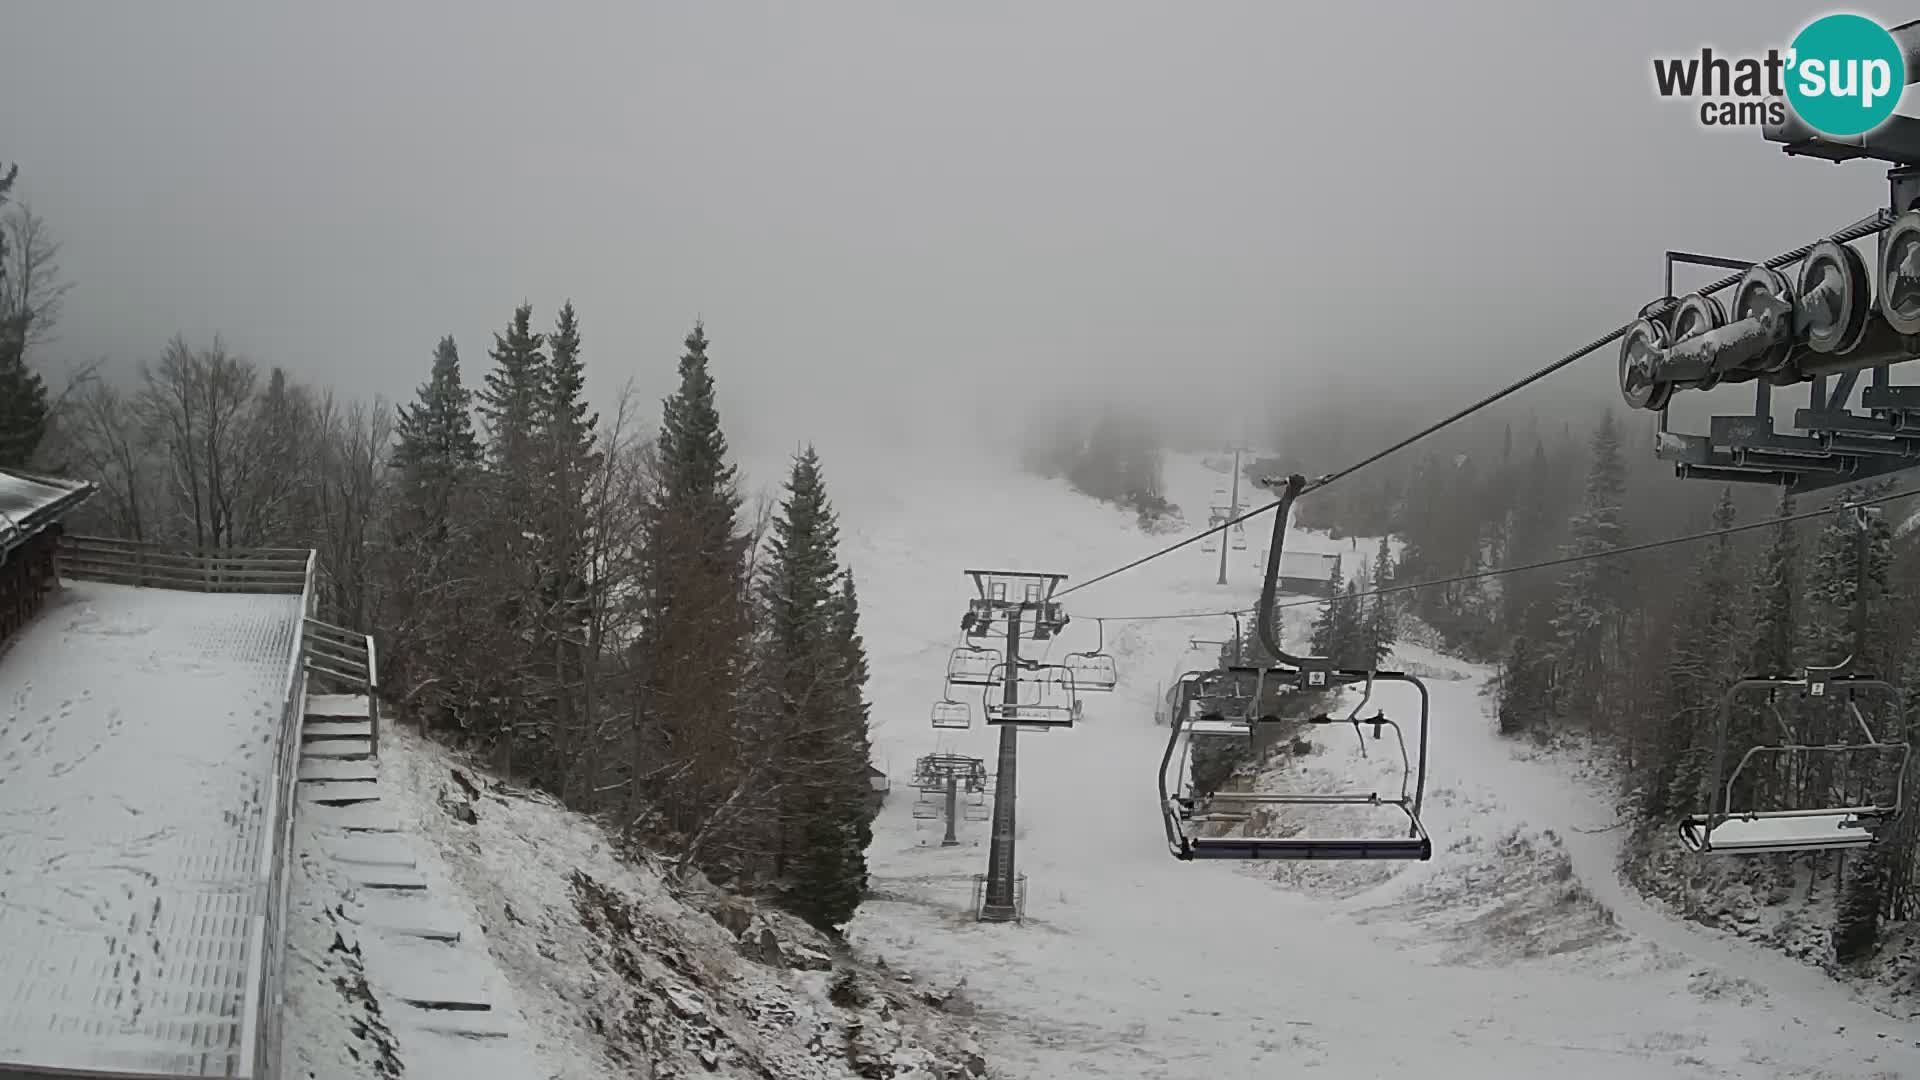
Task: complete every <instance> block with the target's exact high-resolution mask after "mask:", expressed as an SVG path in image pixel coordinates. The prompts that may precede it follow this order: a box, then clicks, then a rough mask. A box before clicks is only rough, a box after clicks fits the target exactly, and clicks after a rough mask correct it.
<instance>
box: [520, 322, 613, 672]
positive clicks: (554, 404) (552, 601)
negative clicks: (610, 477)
mask: <svg viewBox="0 0 1920 1080" xmlns="http://www.w3.org/2000/svg"><path fill="white" fill-rule="evenodd" d="M547 346H548V356H547V361H546V364H545V365H544V366H543V367H542V369H541V371H540V376H541V378H540V385H539V398H538V403H537V408H536V410H535V413H534V422H535V426H536V430H537V443H538V457H539V459H540V462H541V466H540V469H539V474H540V477H541V481H542V483H541V486H540V488H539V489H538V494H539V495H540V497H541V501H540V513H539V521H538V529H537V532H538V535H539V538H540V543H541V546H542V548H543V550H542V551H541V553H540V555H539V556H538V562H539V564H540V568H541V572H542V594H543V598H544V600H545V602H546V608H547V610H549V611H551V612H554V613H555V614H556V618H555V619H554V620H551V621H552V622H553V624H554V625H553V626H552V627H550V628H549V629H550V631H551V632H553V633H559V634H561V635H562V636H564V637H565V638H567V640H570V641H574V642H575V644H576V645H578V644H579V642H578V641H577V640H575V639H577V638H578V635H579V631H580V628H581V626H582V625H583V624H584V623H585V620H586V618H587V614H588V613H587V611H586V609H585V606H584V605H585V600H584V596H585V591H586V587H587V586H586V575H587V567H586V557H587V535H586V534H587V519H586V512H587V496H588V487H589V485H590V484H591V483H592V481H593V476H594V473H595V472H596V471H598V469H599V468H600V464H601V453H600V450H599V447H598V439H597V436H596V433H595V429H596V427H597V426H598V425H599V422H600V417H599V415H598V414H597V413H593V412H591V411H589V409H588V406H587V401H586V382H587V380H586V365H585V363H584V362H583V361H582V360H581V358H580V324H579V320H578V319H577V318H576V317H575V316H574V313H573V302H572V301H568V302H567V303H566V304H565V305H564V306H562V307H561V309H560V317H559V321H558V323H557V325H556V326H555V327H554V331H553V334H552V336H550V337H549V338H547Z"/></svg>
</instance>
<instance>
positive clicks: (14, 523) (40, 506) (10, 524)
mask: <svg viewBox="0 0 1920 1080" xmlns="http://www.w3.org/2000/svg"><path fill="white" fill-rule="evenodd" d="M94 490H95V487H94V485H92V484H90V483H87V482H85V481H82V480H63V479H60V478H58V477H53V476H40V475H37V474H35V473H29V472H22V471H20V470H19V469H0V543H4V545H5V548H6V549H7V550H12V549H13V548H15V547H18V546H19V545H20V544H22V543H24V542H25V541H26V540H27V539H28V538H29V537H31V536H33V535H34V534H35V533H37V532H39V531H40V530H41V529H44V528H46V527H47V526H48V525H51V524H53V523H54V522H56V521H58V520H60V519H61V518H63V517H65V516H66V515H67V514H68V513H70V512H72V510H73V509H74V508H75V507H77V506H79V505H80V504H81V503H83V502H85V501H87V497H88V496H90V495H92V494H93V493H94Z"/></svg>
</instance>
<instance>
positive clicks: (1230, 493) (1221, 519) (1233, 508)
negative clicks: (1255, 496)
mask: <svg viewBox="0 0 1920 1080" xmlns="http://www.w3.org/2000/svg"><path fill="white" fill-rule="evenodd" d="M1230 483H1231V485H1232V486H1231V487H1230V488H1229V489H1228V490H1227V491H1226V492H1221V491H1218V490H1216V491H1215V492H1214V495H1213V506H1212V507H1211V511H1212V512H1211V515H1210V516H1211V517H1212V518H1213V525H1214V527H1216V528H1217V527H1219V526H1220V525H1222V524H1224V523H1226V522H1229V521H1232V520H1233V519H1234V518H1237V517H1239V516H1240V448H1239V447H1237V446H1236V447H1234V449H1233V477H1232V479H1231V481H1230ZM1222 494H1225V495H1226V496H1227V499H1226V501H1225V502H1224V503H1223V502H1221V499H1220V496H1221V495H1222ZM1229 536H1230V537H1232V539H1233V541H1234V543H1233V544H1232V545H1231V546H1233V547H1234V549H1235V550H1237V551H1245V550H1246V548H1247V533H1246V527H1245V526H1244V525H1236V526H1234V527H1233V528H1232V529H1229V530H1228V536H1222V537H1220V538H1219V547H1220V580H1219V581H1218V582H1217V584H1220V585H1225V584H1226V583H1227V548H1228V547H1229V546H1230V545H1229V543H1228V538H1229Z"/></svg>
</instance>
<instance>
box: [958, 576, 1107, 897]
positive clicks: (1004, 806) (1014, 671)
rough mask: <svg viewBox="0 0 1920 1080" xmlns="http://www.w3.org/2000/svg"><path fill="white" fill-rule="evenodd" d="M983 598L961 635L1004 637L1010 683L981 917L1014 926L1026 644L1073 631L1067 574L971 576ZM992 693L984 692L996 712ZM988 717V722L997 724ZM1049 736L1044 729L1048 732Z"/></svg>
mask: <svg viewBox="0 0 1920 1080" xmlns="http://www.w3.org/2000/svg"><path fill="white" fill-rule="evenodd" d="M966 573H967V576H969V577H971V578H972V579H973V582H974V589H975V591H976V592H977V593H978V595H977V596H975V597H974V598H973V599H972V600H970V601H969V602H968V604H967V611H966V614H965V615H963V616H962V617H961V620H960V629H961V632H962V633H964V634H966V635H967V636H968V637H969V638H970V639H976V640H980V639H990V638H994V637H999V639H1000V640H1001V641H1003V643H1004V644H1003V648H1004V649H1005V652H1004V653H1003V661H1002V662H1003V664H1004V668H1003V670H1004V673H1005V681H1004V683H1003V684H1002V685H1001V686H1000V695H1001V697H1000V702H999V705H998V708H999V709H1000V710H1001V714H1000V716H1001V722H1000V725H999V726H1000V748H999V759H998V761H997V768H996V771H995V774H994V788H993V829H992V842H991V845H990V846H989V848H988V850H987V872H986V875H985V877H984V878H983V880H982V883H981V902H980V906H979V917H980V919H981V920H982V921H983V922H1013V921H1017V920H1018V919H1019V918H1020V915H1021V903H1020V901H1021V896H1020V881H1021V878H1020V876H1019V874H1018V873H1017V872H1016V871H1015V864H1014V857H1015V848H1016V844H1015V813H1014V811H1015V804H1014V799H1015V794H1016V792H1017V791H1018V779H1017V778H1018V773H1019V752H1020V743H1019V732H1020V730H1021V728H1022V727H1025V726H1027V725H1026V723H1025V721H1024V719H1023V715H1022V713H1021V711H1020V710H1021V708H1022V705H1021V701H1020V665H1021V660H1020V643H1021V642H1022V641H1023V640H1026V641H1048V640H1051V639H1052V638H1053V637H1054V636H1055V635H1057V634H1058V633H1059V632H1060V631H1061V630H1062V629H1064V628H1065V627H1066V625H1067V614H1066V612H1065V610H1063V609H1062V608H1061V606H1060V603H1059V601H1057V600H1055V599H1054V598H1053V594H1054V590H1056V589H1057V588H1059V586H1060V583H1061V582H1062V581H1065V580H1066V575H1065V574H1032V573H1024V572H1020V571H1010V570H969V571H967V572H966ZM991 690H992V688H991V687H987V688H984V689H983V690H982V696H983V697H985V698H988V699H989V700H987V701H986V702H984V704H986V705H988V706H989V707H990V708H991V707H992V706H993V702H992V701H991V700H990V698H991ZM1078 706H1079V703H1078V699H1075V701H1074V702H1073V704H1072V705H1071V706H1069V708H1070V709H1071V710H1073V711H1072V713H1071V714H1070V716H1069V722H1071V719H1073V718H1074V717H1077V713H1078ZM994 720H995V716H994V713H993V712H992V711H988V713H987V721H988V722H989V723H993V722H994ZM1043 730H1044V729H1043Z"/></svg>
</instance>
